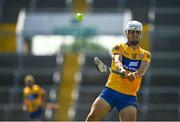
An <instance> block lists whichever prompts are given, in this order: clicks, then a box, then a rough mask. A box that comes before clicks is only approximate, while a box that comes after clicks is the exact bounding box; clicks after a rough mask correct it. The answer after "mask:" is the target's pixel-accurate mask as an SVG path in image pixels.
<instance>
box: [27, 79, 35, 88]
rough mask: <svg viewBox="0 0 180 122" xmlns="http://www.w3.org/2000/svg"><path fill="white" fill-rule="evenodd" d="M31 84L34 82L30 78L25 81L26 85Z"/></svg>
mask: <svg viewBox="0 0 180 122" xmlns="http://www.w3.org/2000/svg"><path fill="white" fill-rule="evenodd" d="M33 84H34V82H33V81H32V80H28V81H27V82H26V85H27V86H30V87H31V86H33Z"/></svg>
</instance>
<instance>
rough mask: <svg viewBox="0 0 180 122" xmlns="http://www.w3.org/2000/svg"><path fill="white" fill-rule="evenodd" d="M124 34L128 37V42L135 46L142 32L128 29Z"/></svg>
mask: <svg viewBox="0 0 180 122" xmlns="http://www.w3.org/2000/svg"><path fill="white" fill-rule="evenodd" d="M126 35H127V38H128V43H130V44H131V45H133V46H136V45H138V44H139V43H140V40H141V37H142V34H141V31H134V30H128V31H126Z"/></svg>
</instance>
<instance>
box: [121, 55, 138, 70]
mask: <svg viewBox="0 0 180 122" xmlns="http://www.w3.org/2000/svg"><path fill="white" fill-rule="evenodd" d="M122 64H123V67H124V69H126V70H129V71H132V72H135V71H137V70H138V69H139V67H140V65H141V60H131V59H129V58H126V57H124V56H122Z"/></svg>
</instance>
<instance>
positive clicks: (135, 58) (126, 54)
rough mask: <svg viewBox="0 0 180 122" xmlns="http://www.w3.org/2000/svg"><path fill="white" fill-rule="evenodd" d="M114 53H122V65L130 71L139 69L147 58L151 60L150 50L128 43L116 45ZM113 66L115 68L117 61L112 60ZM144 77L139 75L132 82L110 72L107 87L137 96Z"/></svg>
mask: <svg viewBox="0 0 180 122" xmlns="http://www.w3.org/2000/svg"><path fill="white" fill-rule="evenodd" d="M112 54H121V55H122V61H121V63H122V65H123V67H124V69H125V70H127V71H129V72H135V71H137V70H138V69H139V67H140V65H141V62H142V61H143V60H146V61H148V62H150V61H151V54H150V52H148V51H146V50H144V49H142V48H141V47H138V48H137V49H135V50H134V49H133V48H131V47H129V46H128V44H127V43H122V44H119V45H116V46H115V47H114V48H113V49H112ZM111 68H112V69H114V70H115V69H116V68H115V62H114V61H113V60H112V63H111ZM141 79H142V77H137V78H136V79H135V81H132V82H130V81H129V80H128V79H127V78H122V77H121V76H120V75H118V74H115V73H110V75H109V78H108V81H107V83H106V87H109V88H111V89H113V90H115V91H118V92H120V93H123V94H127V95H132V96H136V94H137V91H138V90H139V87H140V84H141Z"/></svg>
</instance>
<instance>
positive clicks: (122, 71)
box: [121, 70, 128, 78]
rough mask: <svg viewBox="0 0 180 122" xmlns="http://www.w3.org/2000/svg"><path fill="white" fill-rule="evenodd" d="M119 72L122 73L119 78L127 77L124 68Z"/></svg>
mask: <svg viewBox="0 0 180 122" xmlns="http://www.w3.org/2000/svg"><path fill="white" fill-rule="evenodd" d="M121 73H122V74H123V75H122V76H121V78H127V76H128V73H127V71H126V70H121Z"/></svg>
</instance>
